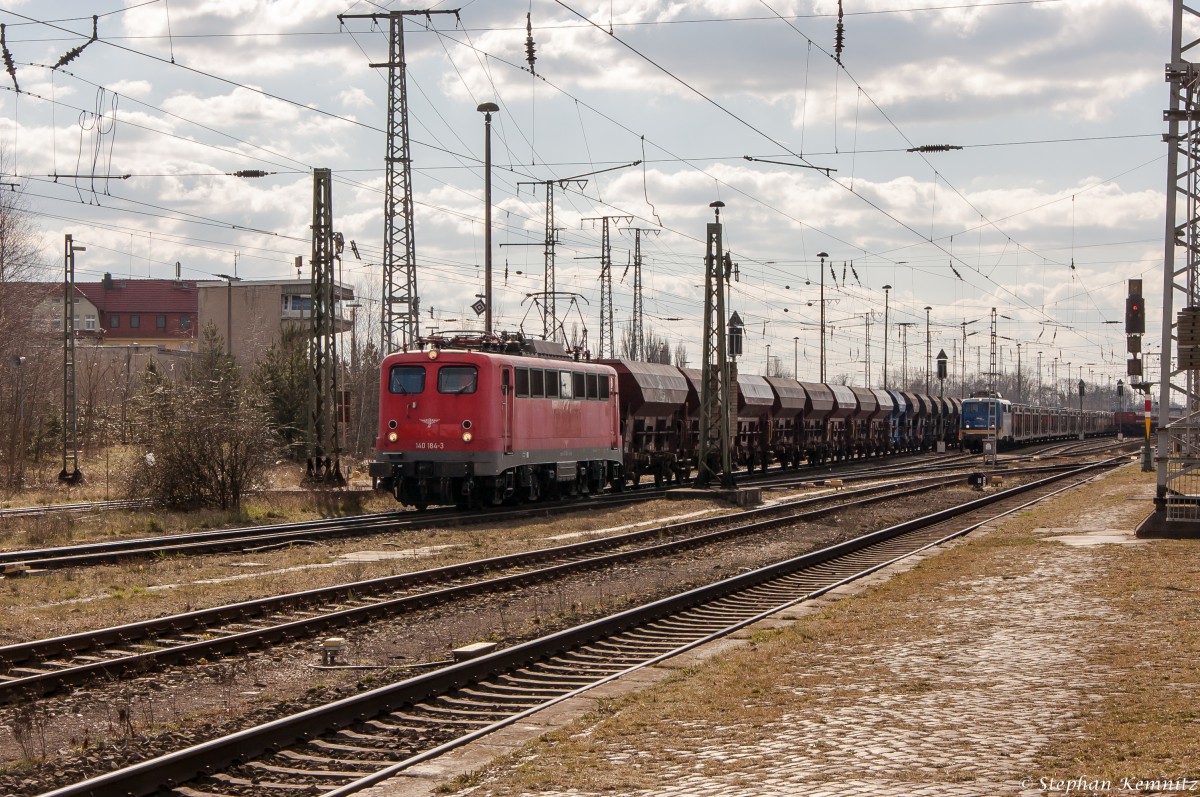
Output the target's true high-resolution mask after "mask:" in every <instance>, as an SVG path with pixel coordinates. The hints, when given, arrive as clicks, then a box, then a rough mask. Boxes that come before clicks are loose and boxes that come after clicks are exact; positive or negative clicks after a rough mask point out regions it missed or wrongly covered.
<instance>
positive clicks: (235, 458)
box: [131, 324, 279, 509]
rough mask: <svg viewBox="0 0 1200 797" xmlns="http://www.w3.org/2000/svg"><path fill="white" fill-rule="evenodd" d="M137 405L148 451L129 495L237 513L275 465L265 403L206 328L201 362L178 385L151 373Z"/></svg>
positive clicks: (275, 442) (273, 440) (275, 443)
mask: <svg viewBox="0 0 1200 797" xmlns="http://www.w3.org/2000/svg"><path fill="white" fill-rule="evenodd" d="M141 402H142V403H143V405H145V407H146V409H147V410H149V409H150V408H151V406H152V407H153V412H149V411H147V412H145V413H144V414H143V416H142V417H143V418H144V419H145V429H144V439H145V441H146V443H147V447H148V449H149V450H148V452H147V454H146V455H145V456H144V457H143V458H142V459H141V461H140V462H139V463H138V465H137V466H136V467H135V468H134V472H133V474H132V479H131V492H133V493H134V494H138V495H148V496H151V497H154V498H156V499H158V500H159V501H162V502H163V503H165V504H167V505H170V506H181V507H190V506H204V505H207V506H218V507H220V508H222V509H231V508H233V509H236V508H237V507H239V506H240V505H241V501H242V496H243V495H244V494H245V493H246V491H247V490H250V489H252V488H253V487H255V486H258V485H259V484H260V483H261V482H262V481H263V480H264V478H265V476H266V472H267V468H268V467H269V466H270V465H271V464H272V463H273V462H274V461H275V458H276V456H277V452H278V451H279V444H278V440H277V438H276V436H275V435H274V433H273V432H272V430H271V422H270V410H269V402H268V401H267V399H266V398H265V397H264V396H263V395H262V394H261V393H260V392H259V391H257V390H255V389H254V387H253V386H251V385H248V384H246V382H245V381H244V380H243V379H242V376H241V373H240V371H239V370H238V368H237V364H236V363H235V362H234V361H233V358H231V357H229V356H227V355H226V354H224V341H223V340H222V339H221V336H220V334H218V333H217V331H216V328H215V327H213V326H212V325H211V324H209V325H208V326H207V327H206V328H205V329H204V332H203V343H202V348H201V351H200V357H199V358H198V360H197V361H196V363H195V364H194V365H193V367H192V369H191V371H190V373H189V374H188V375H187V377H186V378H185V379H182V380H179V381H178V382H174V381H171V380H169V379H166V378H162V377H161V376H158V377H156V376H155V374H154V372H149V373H148V377H147V379H146V382H145V385H144V387H143V391H142V396H141Z"/></svg>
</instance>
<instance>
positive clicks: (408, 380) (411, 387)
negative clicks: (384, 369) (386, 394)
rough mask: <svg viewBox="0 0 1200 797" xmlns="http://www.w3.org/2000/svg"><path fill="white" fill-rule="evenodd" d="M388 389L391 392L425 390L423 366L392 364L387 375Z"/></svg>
mask: <svg viewBox="0 0 1200 797" xmlns="http://www.w3.org/2000/svg"><path fill="white" fill-rule="evenodd" d="M388 390H390V391H391V392H392V393H420V392H422V391H424V390H425V367H424V366H421V365H393V366H392V373H391V375H390V376H389V377H388Z"/></svg>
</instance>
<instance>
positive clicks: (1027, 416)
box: [960, 393, 1117, 452]
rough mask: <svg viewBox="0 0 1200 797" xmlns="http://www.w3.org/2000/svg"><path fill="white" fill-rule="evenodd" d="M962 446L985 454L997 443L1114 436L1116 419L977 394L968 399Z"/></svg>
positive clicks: (1101, 413) (964, 407)
mask: <svg viewBox="0 0 1200 797" xmlns="http://www.w3.org/2000/svg"><path fill="white" fill-rule="evenodd" d="M960 420H961V424H962V444H963V448H965V449H967V450H968V451H975V452H979V451H982V450H983V447H984V443H985V442H986V441H987V440H989V439H995V441H996V444H997V446H996V447H997V449H1000V448H1008V447H1011V446H1013V445H1016V444H1018V443H1033V442H1038V441H1049V440H1070V439H1077V438H1079V437H1080V436H1081V435H1082V436H1084V437H1099V436H1103V435H1113V434H1116V432H1117V426H1116V418H1115V417H1114V414H1113V413H1111V412H1105V411H1101V410H1082V411H1080V410H1078V409H1066V408H1063V407H1035V406H1032V405H1029V404H1018V403H1015V402H1012V401H1009V400H1008V399H1006V398H1003V397H1002V396H1000V395H999V394H997V393H976V394H972V396H971V398H968V399H964V400H963V402H962V409H961V413H960Z"/></svg>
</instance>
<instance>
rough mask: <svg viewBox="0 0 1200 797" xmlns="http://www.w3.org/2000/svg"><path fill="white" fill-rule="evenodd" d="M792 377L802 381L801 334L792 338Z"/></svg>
mask: <svg viewBox="0 0 1200 797" xmlns="http://www.w3.org/2000/svg"><path fill="white" fill-rule="evenodd" d="M792 379H795V380H796V381H797V382H799V381H800V336H799V335H796V336H795V337H793V338H792Z"/></svg>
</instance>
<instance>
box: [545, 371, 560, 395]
mask: <svg viewBox="0 0 1200 797" xmlns="http://www.w3.org/2000/svg"><path fill="white" fill-rule="evenodd" d="M546 398H558V371H547V372H546Z"/></svg>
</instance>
